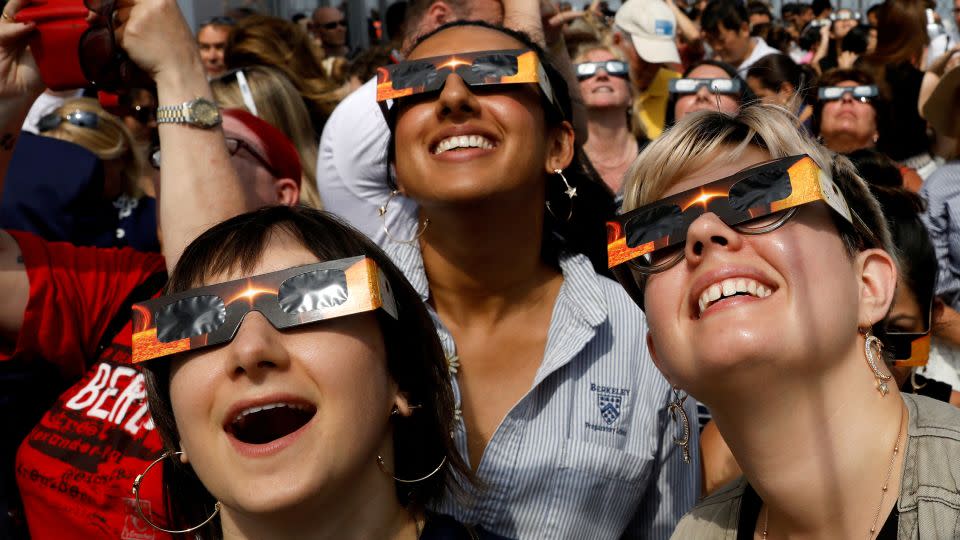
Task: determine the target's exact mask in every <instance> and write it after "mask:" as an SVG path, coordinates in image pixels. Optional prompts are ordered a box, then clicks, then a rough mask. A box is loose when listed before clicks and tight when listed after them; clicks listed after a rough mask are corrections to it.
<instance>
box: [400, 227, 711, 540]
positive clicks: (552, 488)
mask: <svg viewBox="0 0 960 540" xmlns="http://www.w3.org/2000/svg"><path fill="white" fill-rule="evenodd" d="M385 248H386V251H387V252H388V253H389V254H390V256H391V257H392V258H393V260H394V262H395V263H396V264H397V266H399V267H400V269H401V270H402V271H403V272H404V273H405V274H406V277H407V279H408V280H410V283H411V284H412V285H413V287H414V289H416V290H417V292H419V293H420V296H421V297H422V298H423V299H424V301H426V300H427V299H428V297H429V295H430V288H429V284H428V283H427V276H426V272H425V271H424V267H423V258H422V256H421V253H420V250H419V247H418V246H415V245H407V244H399V243H387V245H386V246H385ZM560 268H561V271H562V273H563V277H564V281H563V284H562V285H561V287H560V292H559V295H558V296H557V300H556V304H555V305H554V309H553V316H552V318H551V322H550V328H549V332H548V335H547V345H546V349H545V354H544V358H543V361H542V362H541V364H540V367H539V369H538V370H537V373H536V376H535V377H534V381H533V387H532V388H531V389H530V391H529V392H527V394H526V395H525V396H524V397H523V398H521V399H520V401H519V402H518V403H517V404H516V405H514V406H513V408H512V409H510V411H509V412H508V413H507V415H506V417H505V418H504V419H503V422H502V423H501V424H500V426H498V427H497V429H496V431H495V432H494V434H493V437H491V439H490V441H489V443H488V445H487V447H486V449H485V450H484V453H483V458H482V461H481V462H480V466H479V468H478V474H477V476H478V477H479V479H480V482H481V483H482V484H484V485H485V488H486V489H485V490H481V489H480V488H472V489H468V490H467V496H466V497H460V498H459V499H458V498H457V496H456V495H452V494H448V496H446V497H444V498H443V500H442V501H441V503H440V504H439V505H438V506H437V508H435V510H436V511H438V512H441V513H444V514H449V515H451V516H453V517H455V518H456V519H458V520H460V521H461V522H463V523H467V524H472V525H480V526H482V527H483V528H484V529H486V530H488V531H491V532H494V533H497V534H500V535H503V536H507V537H513V538H537V539H552V538H571V539H585V538H589V539H594V538H618V537H627V538H643V539H667V538H669V537H670V535H671V533H672V532H673V529H674V527H675V526H676V524H677V522H678V521H679V520H680V517H681V516H683V514H684V513H685V512H687V511H688V510H690V509H691V508H692V507H693V505H694V503H695V502H696V499H697V491H698V478H699V472H700V465H699V434H698V430H697V429H696V426H695V425H693V426H691V435H690V453H691V463H689V464H688V463H684V462H683V458H682V454H681V452H680V449H679V448H678V447H677V446H676V445H674V444H673V438H674V437H679V436H680V435H682V433H681V432H680V431H679V426H678V425H677V424H674V423H672V422H671V421H670V415H669V413H668V411H667V406H668V404H669V402H670V400H671V397H672V391H671V388H670V385H669V384H668V383H667V381H666V380H665V379H664V378H663V376H662V375H661V374H660V372H659V371H657V369H656V368H655V366H654V364H653V361H652V360H651V359H650V355H649V353H648V351H647V346H646V333H647V326H646V320H645V318H644V316H643V313H642V312H641V311H640V309H639V308H638V307H637V306H636V305H635V304H634V303H633V301H631V300H630V298H629V297H628V296H627V294H626V293H625V292H624V291H623V290H622V289H621V288H620V286H619V285H618V284H617V283H615V282H613V281H612V280H610V279H607V278H605V277H602V276H598V275H597V274H596V273H595V272H594V270H593V267H592V266H591V264H590V261H589V260H588V259H587V258H586V257H585V256H583V255H562V256H561V258H560ZM427 308H428V310H429V311H430V314H431V316H432V317H433V319H434V323H435V324H436V326H437V332H438V333H439V335H440V339H441V342H442V343H443V348H444V351H445V353H446V354H447V358H448V362H449V361H450V359H454V361H453V362H452V366H453V367H452V368H451V371H453V370H454V369H456V366H457V362H456V360H455V359H456V344H455V343H454V342H453V336H452V335H451V334H450V332H449V330H447V328H446V327H445V326H444V325H443V322H442V321H440V319H439V318H438V316H437V314H436V311H435V310H433V308H432V307H430V305H429V304H428V305H427ZM453 386H454V393H455V396H456V401H457V412H458V414H457V422H458V428H457V429H456V431H455V433H454V438H455V441H456V445H457V448H458V449H459V451H460V453H461V455H463V456H464V459H465V460H468V455H469V454H468V452H467V435H466V430H465V429H464V425H463V420H462V417H461V415H460V414H459V411H460V392H459V388H458V386H457V382H456V377H455V376H454V378H453ZM694 410H695V406H694V400H693V399H692V398H691V399H689V400H687V414H688V415H689V417H690V418H691V419H694V422H695V418H696V417H695V415H694Z"/></svg>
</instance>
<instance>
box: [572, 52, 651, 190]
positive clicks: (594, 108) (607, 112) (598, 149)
mask: <svg viewBox="0 0 960 540" xmlns="http://www.w3.org/2000/svg"><path fill="white" fill-rule="evenodd" d="M573 62H574V64H573V68H574V72H575V73H576V75H577V79H578V80H579V81H580V95H581V96H583V103H584V105H585V106H586V109H587V130H588V133H589V137H588V138H587V142H586V143H585V144H584V145H583V151H584V152H586V154H587V157H589V158H590V163H591V164H592V165H593V167H594V168H595V169H596V170H597V173H599V174H600V176H601V177H602V178H603V181H604V182H605V183H606V184H607V186H609V187H610V189H611V190H612V191H613V192H614V193H616V194H618V196H619V193H620V185H621V184H622V183H623V175H624V173H626V172H627V168H628V167H629V166H630V164H631V163H633V160H634V158H636V157H637V154H638V153H640V149H641V148H643V146H644V145H645V144H646V143H647V142H648V141H647V138H646V136H645V135H643V133H642V130H635V131H634V132H631V127H630V106H631V104H632V103H633V98H632V93H631V84H630V67H629V65H628V64H627V62H626V59H625V58H624V57H623V53H622V52H620V50H619V49H617V48H615V47H609V46H605V45H603V44H601V43H599V42H596V41H593V42H588V43H584V44H582V45H580V47H579V49H578V50H577V53H576V54H575V55H574V58H573Z"/></svg>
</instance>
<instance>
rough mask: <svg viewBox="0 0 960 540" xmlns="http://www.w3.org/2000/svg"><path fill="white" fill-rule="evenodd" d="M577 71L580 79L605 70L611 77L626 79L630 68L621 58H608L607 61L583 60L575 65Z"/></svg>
mask: <svg viewBox="0 0 960 540" xmlns="http://www.w3.org/2000/svg"><path fill="white" fill-rule="evenodd" d="M573 68H574V70H575V71H576V72H577V78H578V79H580V80H584V79H589V78H590V77H593V76H594V75H596V74H597V71H599V70H601V69H602V70H604V71H605V72H607V75H609V76H611V77H620V78H623V79H626V78H628V77H629V74H630V72H629V68H628V66H627V63H626V62H621V61H619V60H607V61H605V62H581V63H579V64H574V65H573Z"/></svg>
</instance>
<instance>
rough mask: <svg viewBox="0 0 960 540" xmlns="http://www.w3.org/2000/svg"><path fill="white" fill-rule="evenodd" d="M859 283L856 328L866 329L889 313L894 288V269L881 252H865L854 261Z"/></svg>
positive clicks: (895, 269)
mask: <svg viewBox="0 0 960 540" xmlns="http://www.w3.org/2000/svg"><path fill="white" fill-rule="evenodd" d="M855 264H856V270H857V276H858V278H859V282H860V321H859V323H860V327H861V328H869V327H871V326H873V325H874V324H876V323H877V322H879V321H882V320H883V319H884V317H886V316H887V312H889V311H890V304H892V303H893V297H894V294H895V293H896V289H897V266H896V264H895V263H894V262H893V258H892V257H890V254H889V253H887V252H886V251H884V250H882V249H868V250H866V251H863V252H861V253H860V254H859V255H857V258H856V260H855Z"/></svg>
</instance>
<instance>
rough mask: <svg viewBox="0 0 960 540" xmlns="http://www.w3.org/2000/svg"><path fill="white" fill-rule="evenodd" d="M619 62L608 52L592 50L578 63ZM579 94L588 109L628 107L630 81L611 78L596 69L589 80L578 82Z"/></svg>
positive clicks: (603, 71) (601, 70) (604, 72)
mask: <svg viewBox="0 0 960 540" xmlns="http://www.w3.org/2000/svg"><path fill="white" fill-rule="evenodd" d="M607 60H619V59H618V58H617V57H615V56H614V55H613V54H612V53H610V51H605V50H603V49H593V50H591V51H588V52H587V53H586V54H584V55H583V56H582V57H580V58H577V60H576V61H577V63H579V62H606V61H607ZM580 94H581V95H582V96H583V102H584V104H586V106H587V108H588V109H607V108H619V109H626V108H627V107H629V106H630V81H628V80H627V79H625V78H623V77H612V76H610V74H609V73H607V71H606V70H605V69H598V70H597V72H596V73H595V74H594V75H593V76H592V77H590V78H587V79H583V80H582V81H580Z"/></svg>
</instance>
